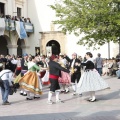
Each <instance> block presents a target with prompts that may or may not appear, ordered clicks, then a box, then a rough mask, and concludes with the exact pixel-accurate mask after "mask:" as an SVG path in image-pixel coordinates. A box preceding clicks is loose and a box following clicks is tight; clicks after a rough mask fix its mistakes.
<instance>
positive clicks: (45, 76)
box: [39, 56, 50, 85]
mask: <svg viewBox="0 0 120 120" xmlns="http://www.w3.org/2000/svg"><path fill="white" fill-rule="evenodd" d="M39 65H40V66H41V67H42V68H44V70H42V71H40V75H41V76H40V77H41V80H42V84H43V85H49V84H50V81H49V71H48V63H47V62H46V59H45V56H42V57H41V61H40V62H39Z"/></svg>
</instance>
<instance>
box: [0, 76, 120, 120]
mask: <svg viewBox="0 0 120 120" xmlns="http://www.w3.org/2000/svg"><path fill="white" fill-rule="evenodd" d="M104 78H105V80H106V82H108V84H109V86H110V87H111V89H108V90H104V91H99V92H97V93H96V97H97V101H96V102H93V103H90V102H88V101H87V100H86V99H87V98H88V97H89V96H88V95H87V94H83V96H82V97H80V96H72V90H71V92H70V93H69V94H61V99H62V100H64V103H59V104H53V105H48V104H47V103H46V101H47V93H48V90H49V88H48V87H44V88H43V95H42V96H41V98H40V99H39V100H33V101H26V100H25V97H24V96H20V95H19V92H17V93H15V94H14V95H13V96H10V97H9V101H10V102H11V103H12V104H11V105H10V106H2V105H0V120H120V106H119V102H120V88H119V86H120V79H117V78H116V77H109V76H106V77H104ZM53 101H55V96H54V97H53ZM1 104H2V102H1Z"/></svg>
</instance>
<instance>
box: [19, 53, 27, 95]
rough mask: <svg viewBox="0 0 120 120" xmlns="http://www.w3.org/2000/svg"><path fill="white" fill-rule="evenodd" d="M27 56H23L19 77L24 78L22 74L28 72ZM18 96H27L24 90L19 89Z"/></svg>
mask: <svg viewBox="0 0 120 120" xmlns="http://www.w3.org/2000/svg"><path fill="white" fill-rule="evenodd" d="M27 59H28V54H26V53H25V54H23V58H22V60H21V77H23V76H24V74H25V73H26V72H27V71H28V67H27V64H26V63H27V62H28V60H27ZM20 95H23V96H27V93H26V92H25V91H24V89H21V91H20Z"/></svg>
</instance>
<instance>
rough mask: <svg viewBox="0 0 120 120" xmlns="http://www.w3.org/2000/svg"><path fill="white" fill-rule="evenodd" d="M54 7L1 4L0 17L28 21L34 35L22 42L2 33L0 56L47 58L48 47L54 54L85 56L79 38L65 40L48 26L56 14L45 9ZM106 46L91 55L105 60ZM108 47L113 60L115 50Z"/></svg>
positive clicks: (24, 0) (45, 1)
mask: <svg viewBox="0 0 120 120" xmlns="http://www.w3.org/2000/svg"><path fill="white" fill-rule="evenodd" d="M53 3H54V0H0V14H5V15H11V16H21V17H24V18H30V19H31V22H32V24H33V26H34V32H33V33H27V35H28V37H27V38H26V39H22V40H21V39H20V38H19V37H18V34H17V32H16V30H15V31H9V30H5V33H4V35H3V36H0V54H5V55H7V54H11V55H12V54H15V55H22V54H23V53H28V54H32V55H35V54H36V53H37V54H47V52H46V48H47V47H49V46H50V47H51V49H52V53H53V54H59V53H67V54H69V55H71V54H72V53H73V52H76V53H78V54H79V55H81V56H84V54H85V52H86V51H88V50H86V48H85V47H84V46H78V45H76V43H77V41H78V40H79V38H75V37H73V36H66V35H64V34H63V33H62V32H61V31H60V30H58V29H55V26H54V25H53V24H51V23H52V22H51V21H53V20H54V19H55V13H54V12H53V11H52V10H51V9H50V8H49V7H48V5H49V4H53ZM107 46H108V45H107V44H106V45H105V46H103V47H101V48H100V50H98V51H92V50H91V52H92V53H93V54H96V55H97V53H98V52H99V53H101V54H102V55H104V56H103V57H106V58H107V56H108V52H107V51H108V49H107ZM110 47H111V48H110V49H111V51H110V54H111V55H110V57H115V56H116V54H118V53H117V52H118V46H116V44H114V43H111V46H110Z"/></svg>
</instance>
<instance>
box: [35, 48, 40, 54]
mask: <svg viewBox="0 0 120 120" xmlns="http://www.w3.org/2000/svg"><path fill="white" fill-rule="evenodd" d="M35 55H40V47H35Z"/></svg>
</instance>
